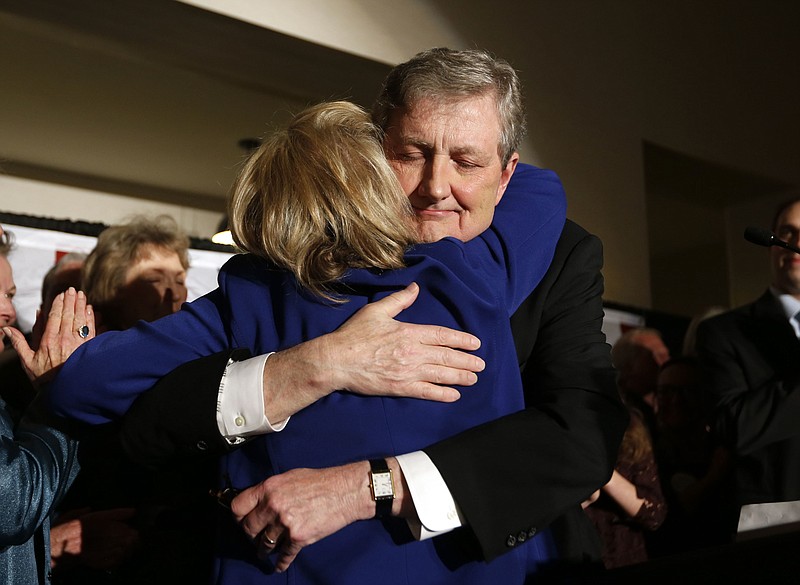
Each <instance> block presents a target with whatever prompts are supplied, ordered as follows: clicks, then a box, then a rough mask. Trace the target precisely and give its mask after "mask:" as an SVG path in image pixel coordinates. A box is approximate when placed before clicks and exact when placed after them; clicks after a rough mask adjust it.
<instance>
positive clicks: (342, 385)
mask: <svg viewBox="0 0 800 585" xmlns="http://www.w3.org/2000/svg"><path fill="white" fill-rule="evenodd" d="M418 294H419V287H418V286H417V285H416V284H415V283H412V284H410V285H409V286H408V287H406V288H405V289H404V290H401V291H398V292H396V293H393V294H391V295H389V296H388V297H386V298H384V299H381V300H380V301H376V302H374V303H370V304H369V305H367V306H366V307H363V308H361V309H360V310H359V311H358V312H357V313H356V314H355V315H353V316H352V317H350V319H349V320H347V321H346V322H345V323H344V324H343V325H342V326H341V327H339V329H337V330H336V331H334V332H333V333H329V334H328V335H323V336H321V337H318V338H316V339H312V340H310V341H307V342H305V343H301V344H300V345H297V346H295V347H292V348H290V349H287V350H284V351H280V352H278V353H276V354H274V355H272V356H271V357H270V358H269V360H268V361H267V364H266V366H265V368H264V406H265V413H266V415H267V417H268V418H269V420H271V421H280V420H284V419H286V418H287V417H288V416H291V415H293V414H294V413H296V412H298V411H299V410H301V409H302V408H304V407H306V406H308V405H309V404H313V403H314V402H316V401H317V400H319V399H320V398H322V397H323V396H327V395H328V394H330V393H331V392H333V391H334V390H338V389H347V390H350V391H351V392H355V393H358V394H364V395H369V396H398V397H407V398H421V399H424V400H435V401H438V402H454V401H456V400H458V399H459V397H460V396H461V395H460V394H459V392H458V391H457V390H456V389H455V388H452V387H451V386H450V385H460V386H471V385H473V384H475V382H476V381H477V380H478V376H477V375H476V372H480V371H482V370H483V368H484V367H485V364H484V362H483V360H482V359H481V358H479V357H477V356H475V355H472V354H469V353H466V352H467V351H474V350H476V349H478V348H479V347H480V344H481V342H480V340H479V339H478V338H477V337H475V336H474V335H470V334H468V333H464V332H461V331H456V330H454V329H448V328H447V327H440V326H437V325H417V324H412V323H403V322H401V321H396V320H395V319H394V318H395V317H396V316H397V315H398V314H399V313H400V312H401V311H403V310H404V309H407V308H408V307H410V306H411V305H412V304H413V303H414V301H415V300H416V298H417V295H418Z"/></svg>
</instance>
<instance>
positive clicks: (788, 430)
mask: <svg viewBox="0 0 800 585" xmlns="http://www.w3.org/2000/svg"><path fill="white" fill-rule="evenodd" d="M697 348H698V352H699V355H700V358H701V360H702V362H703V364H704V365H705V366H706V367H707V368H708V371H709V373H710V375H711V382H712V393H713V401H714V405H715V425H716V429H717V432H718V433H719V434H720V436H721V438H722V439H723V440H724V441H725V442H726V443H727V444H728V445H729V446H730V447H731V448H732V450H733V452H734V453H735V455H736V460H735V473H736V491H737V493H736V499H737V503H738V504H739V505H742V504H750V503H760V502H776V501H789V500H797V499H800V341H798V339H797V337H795V334H794V331H793V330H792V327H791V325H790V324H789V322H788V320H787V318H786V315H785V314H784V312H783V309H782V307H781V305H780V303H779V302H778V300H777V299H775V297H773V296H772V294H771V293H770V292H769V291H767V292H766V293H764V294H763V295H762V296H761V297H760V298H759V299H758V300H757V301H756V302H754V303H751V304H749V305H745V306H744V307H740V308H738V309H735V310H733V311H730V312H728V313H724V314H722V315H719V316H717V317H714V318H711V319H709V320H707V321H704V322H703V323H701V324H700V327H698V331H697Z"/></svg>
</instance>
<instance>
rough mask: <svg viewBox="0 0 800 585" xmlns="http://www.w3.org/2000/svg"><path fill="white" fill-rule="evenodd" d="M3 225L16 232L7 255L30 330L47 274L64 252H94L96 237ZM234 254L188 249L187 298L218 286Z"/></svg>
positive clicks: (17, 303) (21, 315)
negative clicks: (226, 264) (229, 259)
mask: <svg viewBox="0 0 800 585" xmlns="http://www.w3.org/2000/svg"><path fill="white" fill-rule="evenodd" d="M3 229H5V230H8V231H10V232H13V234H14V249H13V250H12V251H11V254H10V255H9V257H8V260H9V262H10V263H11V267H12V269H13V270H14V282H15V284H16V285H17V295H16V296H15V297H14V307H16V309H17V321H18V323H19V326H20V329H21V330H22V331H23V332H28V331H30V329H31V327H32V326H33V321H34V319H35V318H36V310H37V309H38V308H39V305H40V303H41V300H42V279H43V278H44V275H45V274H46V273H47V271H48V270H50V268H51V267H52V266H53V265H54V264H55V263H56V260H57V259H58V258H59V257H60V255H62V254H65V253H69V252H83V253H84V254H88V253H89V252H91V251H92V249H93V248H94V244H95V241H96V238H94V237H91V236H78V235H75V234H68V233H64V232H58V231H51V230H43V229H34V228H28V227H23V226H18V225H12V224H4V225H3ZM231 256H232V254H227V253H224V252H212V251H208V250H193V249H189V262H190V268H189V272H188V274H187V277H186V285H187V288H188V289H189V297H188V300H190V301H191V300H193V299H196V298H197V297H200V296H202V295H204V294H206V293H207V292H209V291H210V290H213V289H214V288H216V286H217V272H218V271H219V268H220V267H221V266H222V265H223V264H224V263H225V262H226V261H227V260H228V258H230V257H231Z"/></svg>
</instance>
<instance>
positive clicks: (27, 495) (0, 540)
mask: <svg viewBox="0 0 800 585" xmlns="http://www.w3.org/2000/svg"><path fill="white" fill-rule="evenodd" d="M76 452H77V443H76V442H75V441H73V440H71V439H69V438H68V437H67V436H66V435H65V434H64V433H62V432H60V431H57V430H55V429H52V428H49V427H45V426H41V425H32V424H27V423H25V422H24V421H23V423H21V424H20V425H19V426H18V427H17V429H16V431H14V430H13V426H12V422H11V418H10V417H9V415H8V412H7V411H6V408H5V403H4V402H3V401H2V400H0V458H2V469H0V547H4V546H13V545H19V544H22V543H24V542H27V541H28V540H29V539H30V538H31V537H32V536H33V533H34V532H35V531H36V529H37V528H38V527H39V526H41V525H42V524H43V523H44V521H45V519H46V518H47V517H48V516H49V515H50V512H51V510H52V509H53V507H54V506H55V504H56V503H57V502H58V500H59V499H60V498H61V496H62V495H63V494H64V492H66V490H67V488H68V487H69V486H70V484H71V483H72V481H73V480H74V479H75V475H76V474H77V472H78V464H77V457H76Z"/></svg>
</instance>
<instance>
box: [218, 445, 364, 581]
mask: <svg viewBox="0 0 800 585" xmlns="http://www.w3.org/2000/svg"><path fill="white" fill-rule="evenodd" d="M368 478H369V463H367V462H366V461H361V462H358V463H351V464H349V465H343V466H340V467H330V468H327V469H292V470H290V471H287V472H286V473H281V474H280V475H275V476H272V477H270V478H268V479H266V480H264V481H262V482H261V483H259V484H257V485H255V486H253V487H251V488H249V489H246V490H244V491H243V492H242V493H240V494H239V495H238V496H236V498H234V499H233V501H232V503H231V511H232V512H233V515H234V517H235V518H236V521H237V522H238V523H239V524H240V525H241V527H242V529H243V530H244V531H245V533H246V534H247V535H248V536H249V537H250V538H251V539H253V541H254V544H255V545H256V547H257V548H258V553H259V555H260V556H266V555H268V554H271V553H273V552H275V553H277V555H278V556H277V559H276V561H275V570H276V571H278V572H283V571H285V570H286V569H287V568H288V567H289V565H290V564H291V563H292V561H294V559H295V558H296V557H297V554H298V553H299V552H300V550H301V549H302V548H303V547H305V546H308V545H309V544H313V543H315V542H317V541H318V540H321V539H323V538H325V537H326V536H329V535H331V534H333V533H334V532H337V531H338V530H340V529H342V528H344V527H345V526H347V525H349V524H351V523H352V522H355V521H356V520H363V519H367V518H372V517H373V516H374V515H375V503H374V502H373V501H372V497H371V495H370V491H369V481H368Z"/></svg>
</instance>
